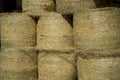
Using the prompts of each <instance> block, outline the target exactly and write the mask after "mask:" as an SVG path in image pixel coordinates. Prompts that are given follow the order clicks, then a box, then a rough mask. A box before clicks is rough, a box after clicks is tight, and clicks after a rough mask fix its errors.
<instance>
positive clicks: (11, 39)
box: [0, 13, 36, 47]
mask: <svg viewBox="0 0 120 80" xmlns="http://www.w3.org/2000/svg"><path fill="white" fill-rule="evenodd" d="M0 21H1V22H0V23H1V24H0V25H1V45H2V47H10V46H11V47H30V46H32V47H33V46H35V45H36V40H35V39H36V25H35V22H34V21H33V19H32V18H31V17H29V16H27V15H25V14H23V13H2V14H1V18H0Z"/></svg>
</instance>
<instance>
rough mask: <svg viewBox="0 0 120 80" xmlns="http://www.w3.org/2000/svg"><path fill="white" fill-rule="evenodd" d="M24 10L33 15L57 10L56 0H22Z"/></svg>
mask: <svg viewBox="0 0 120 80" xmlns="http://www.w3.org/2000/svg"><path fill="white" fill-rule="evenodd" d="M22 10H23V12H25V13H27V14H29V15H32V16H40V15H41V14H44V12H46V11H55V3H54V0H22Z"/></svg>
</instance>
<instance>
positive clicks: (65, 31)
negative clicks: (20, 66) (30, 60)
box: [37, 12, 73, 50]
mask: <svg viewBox="0 0 120 80" xmlns="http://www.w3.org/2000/svg"><path fill="white" fill-rule="evenodd" d="M37 27H38V28H37V46H38V48H39V49H40V50H41V49H43V50H44V49H45V50H46V49H47V50H70V49H72V48H73V34H72V31H73V29H72V27H71V25H70V24H69V23H68V22H67V21H66V20H65V19H64V18H63V16H62V15H60V14H58V13H53V12H50V13H48V14H45V15H43V16H41V17H40V19H39V21H38V24H37Z"/></svg>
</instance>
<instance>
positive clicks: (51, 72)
mask: <svg viewBox="0 0 120 80" xmlns="http://www.w3.org/2000/svg"><path fill="white" fill-rule="evenodd" d="M38 72H39V79H38V80H75V78H76V65H75V55H74V54H73V52H71V53H66V52H64V53H61V52H55V51H51V52H50V51H42V52H40V53H39V55H38Z"/></svg>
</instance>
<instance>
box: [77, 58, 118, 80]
mask: <svg viewBox="0 0 120 80" xmlns="http://www.w3.org/2000/svg"><path fill="white" fill-rule="evenodd" d="M77 69H78V80H120V57H105V58H89V59H88V58H81V57H78V60H77Z"/></svg>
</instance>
